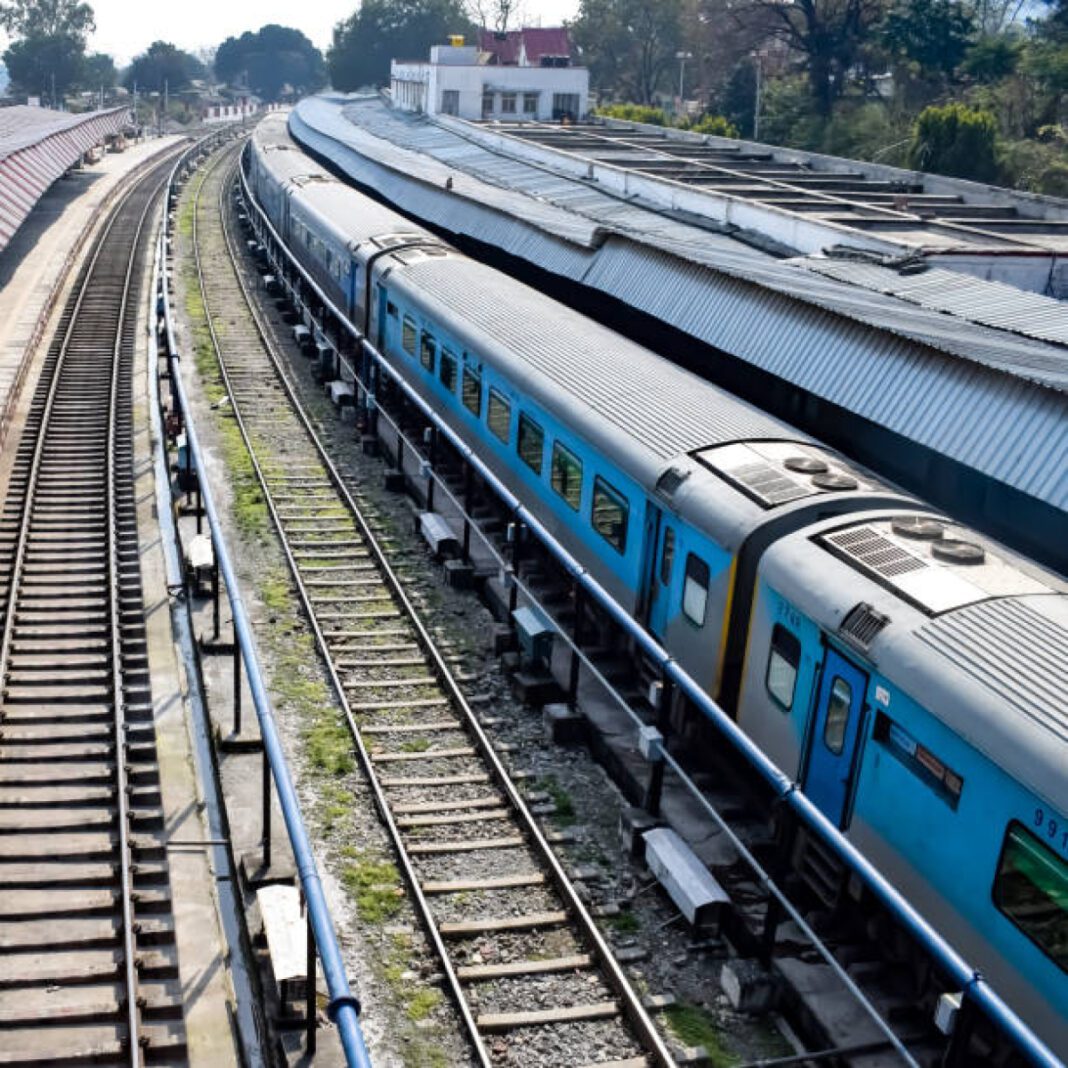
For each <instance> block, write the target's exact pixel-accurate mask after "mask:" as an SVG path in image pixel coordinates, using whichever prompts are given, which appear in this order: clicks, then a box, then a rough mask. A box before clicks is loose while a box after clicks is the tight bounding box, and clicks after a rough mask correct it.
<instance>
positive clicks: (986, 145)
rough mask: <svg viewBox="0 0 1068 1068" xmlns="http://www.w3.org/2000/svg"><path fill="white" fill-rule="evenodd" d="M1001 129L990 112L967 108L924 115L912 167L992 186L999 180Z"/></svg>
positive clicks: (915, 136)
mask: <svg viewBox="0 0 1068 1068" xmlns="http://www.w3.org/2000/svg"><path fill="white" fill-rule="evenodd" d="M997 138H998V127H997V122H996V121H995V119H994V116H993V115H991V114H990V112H989V111H978V110H976V109H974V108H969V107H966V106H965V105H964V104H947V105H945V107H927V108H924V109H923V111H921V112H920V116H919V118H918V119H917V120H916V126H915V128H914V129H913V134H912V144H911V146H910V147H909V165H910V166H912V167H915V168H916V169H917V170H921V171H927V172H929V173H932V174H948V175H950V176H952V177H954V178H971V179H973V180H974V181H977V182H992V181H994V180H995V179H996V178H997V174H998V162H997Z"/></svg>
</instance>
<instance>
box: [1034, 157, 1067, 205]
mask: <svg viewBox="0 0 1068 1068" xmlns="http://www.w3.org/2000/svg"><path fill="white" fill-rule="evenodd" d="M1038 191H1039V192H1040V193H1045V195H1046V196H1048V197H1068V163H1066V162H1064V161H1063V160H1061V161H1058V162H1056V163H1051V164H1050V165H1049V166H1048V167H1047V168H1046V169H1045V170H1044V171H1043V172H1042V173H1041V174H1040V175H1039V176H1038Z"/></svg>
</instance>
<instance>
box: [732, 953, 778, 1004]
mask: <svg viewBox="0 0 1068 1068" xmlns="http://www.w3.org/2000/svg"><path fill="white" fill-rule="evenodd" d="M719 985H720V986H721V987H722V988H723V993H724V994H726V995H727V1000H728V1001H729V1002H730V1003H731V1005H732V1006H733V1007H734V1008H735V1009H736V1010H737V1011H738V1012H747V1013H752V1014H754V1015H755V1014H759V1013H764V1012H770V1011H771V1010H772V1009H773V1008H774V1007H775V1002H776V1000H777V998H778V993H779V990H778V984H777V983H776V981H775V978H774V977H773V976H772V975H771V973H770V972H769V971H767V969H765V968H764V967H763V966H762V965H760V964H758V963H757V962H756V961H755V960H745V959H744V958H741V957H736V958H734V959H733V960H728V961H724V963H723V967H722V968H721V969H720V973H719Z"/></svg>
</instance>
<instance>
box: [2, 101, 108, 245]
mask: <svg viewBox="0 0 1068 1068" xmlns="http://www.w3.org/2000/svg"><path fill="white" fill-rule="evenodd" d="M128 113H129V112H128V109H127V108H114V109H112V110H110V111H94V112H89V113H88V114H85V115H69V114H66V113H64V112H59V111H48V110H46V109H44V108H31V107H22V106H17V107H10V108H0V249H3V248H4V247H5V246H6V245H7V243H8V242H9V241H10V240H11V237H12V235H13V234H14V233H15V231H16V230H17V229H18V228H19V227H20V226H21V225H22V223H23V221H24V220H25V218H26V216H27V215H29V213H30V212H31V211H32V210H33V207H34V205H35V204H36V203H37V201H38V200H39V199H40V197H41V194H42V193H44V191H45V190H46V189H47V188H48V187H49V186H50V185H51V184H52V183H53V182H54V181H55V180H56V179H57V178H58V177H59V176H60V175H62V174H63V173H65V172H66V171H67V170H68V169H69V168H70V167H72V166H73V165H74V164H75V163H77V162H78V160H79V159H80V158H81V156H82V155H83V153H85V152H86V151H87V150H88V149H89V148H91V147H92V146H93V145H96V144H99V143H100V141H101V140H102V139H103V138H104V136H105V135H106V134H109V133H114V132H116V131H117V130H120V129H121V128H122V126H123V125H124V124H125V122H126V116H127V115H128Z"/></svg>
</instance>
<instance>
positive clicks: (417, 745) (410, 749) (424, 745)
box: [401, 738, 430, 753]
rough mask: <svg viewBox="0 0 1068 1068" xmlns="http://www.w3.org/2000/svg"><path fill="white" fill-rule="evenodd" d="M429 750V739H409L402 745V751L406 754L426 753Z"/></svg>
mask: <svg viewBox="0 0 1068 1068" xmlns="http://www.w3.org/2000/svg"><path fill="white" fill-rule="evenodd" d="M429 748H430V739H429V738H409V739H408V740H407V741H406V742H402V743H401V749H403V750H404V752H406V753H425V752H426V751H427V750H428V749H429Z"/></svg>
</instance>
